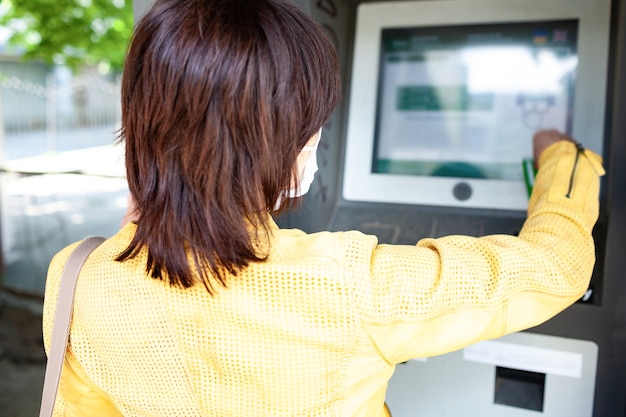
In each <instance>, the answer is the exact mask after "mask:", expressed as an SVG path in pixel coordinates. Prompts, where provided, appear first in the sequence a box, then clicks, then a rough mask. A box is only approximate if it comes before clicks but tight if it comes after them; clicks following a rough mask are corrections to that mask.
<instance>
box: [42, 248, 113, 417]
mask: <svg viewBox="0 0 626 417" xmlns="http://www.w3.org/2000/svg"><path fill="white" fill-rule="evenodd" d="M103 241H104V238H103V237H90V238H87V239H85V240H83V241H82V242H81V243H80V244H79V245H78V246H77V247H76V248H75V249H74V251H73V252H72V253H71V254H70V256H69V258H68V259H67V262H66V263H65V267H64V268H63V273H62V274H61V284H60V286H59V297H58V298H57V309H56V313H55V314H54V324H53V327H52V339H51V342H50V350H49V351H48V363H47V364H46V373H45V376H44V382H43V393H42V396H41V408H40V409H39V417H51V416H52V411H53V410H54V402H55V400H56V395H57V390H58V389H59V380H60V379H61V369H63V360H64V359H65V350H66V349H67V342H68V338H69V333H70V323H71V321H72V310H73V308H74V290H75V289H76V282H77V280H78V274H79V272H80V269H81V268H82V266H83V264H84V263H85V260H87V257H88V256H89V254H90V253H91V252H92V251H93V250H94V249H95V248H97V247H98V246H99V245H100V244H101V243H102V242H103Z"/></svg>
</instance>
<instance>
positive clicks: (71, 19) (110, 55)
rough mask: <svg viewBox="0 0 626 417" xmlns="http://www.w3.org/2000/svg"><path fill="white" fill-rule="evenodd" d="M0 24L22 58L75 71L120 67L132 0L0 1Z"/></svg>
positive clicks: (116, 68)
mask: <svg viewBox="0 0 626 417" xmlns="http://www.w3.org/2000/svg"><path fill="white" fill-rule="evenodd" d="M2 1H3V2H4V3H5V4H4V5H3V8H4V9H5V12H4V13H3V15H2V16H0V24H1V25H3V26H5V27H7V28H9V30H10V31H11V33H12V34H11V36H10V38H9V45H10V46H13V47H17V48H19V49H20V50H23V51H24V58H25V59H42V60H44V61H45V62H48V63H51V64H57V65H66V66H68V67H70V68H71V69H73V70H77V69H79V68H80V67H82V66H84V65H100V66H101V68H104V69H107V68H110V69H112V70H113V71H117V70H119V69H121V68H122V65H123V63H124V57H125V55H126V47H127V44H128V40H129V38H130V35H131V32H132V26H133V8H132V1H131V0H2Z"/></svg>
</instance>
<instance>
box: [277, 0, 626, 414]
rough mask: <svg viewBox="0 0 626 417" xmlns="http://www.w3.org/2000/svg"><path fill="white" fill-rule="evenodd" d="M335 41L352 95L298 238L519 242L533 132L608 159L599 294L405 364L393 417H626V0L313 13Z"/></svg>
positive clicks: (310, 3)
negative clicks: (331, 233) (305, 234)
mask: <svg viewBox="0 0 626 417" xmlns="http://www.w3.org/2000/svg"><path fill="white" fill-rule="evenodd" d="M297 2H298V3H299V4H300V5H301V6H302V7H303V8H304V9H305V10H307V11H308V12H309V13H310V14H311V15H312V16H313V17H314V18H315V19H316V20H318V21H319V22H320V23H321V24H322V25H323V26H324V28H325V29H326V30H327V33H328V36H329V38H330V39H331V40H332V41H333V42H334V44H335V46H336V48H337V51H338V53H339V56H340V58H341V59H342V68H343V71H344V73H343V74H342V76H343V78H344V96H345V100H344V101H343V102H342V104H341V105H340V106H339V108H338V109H337V111H336V112H335V113H334V114H333V116H332V118H331V120H330V121H329V123H328V124H327V125H326V126H325V128H324V130H323V137H322V141H321V143H320V147H319V150H318V164H319V166H320V171H319V172H318V175H317V177H316V181H315V182H314V183H313V185H312V188H311V191H310V192H309V194H307V195H306V196H305V198H304V201H303V204H302V206H301V208H300V209H299V210H298V211H297V212H294V213H290V214H287V215H284V216H282V217H279V218H278V219H277V221H278V223H279V224H280V225H281V226H282V227H297V228H301V229H304V230H306V231H309V232H313V231H318V230H350V229H357V230H361V231H363V232H365V233H369V234H373V235H376V236H378V238H379V241H380V242H381V243H394V244H415V243H416V242H417V241H418V240H419V239H421V238H426V237H440V236H444V235H449V234H466V235H473V236H481V235H487V234H496V233H507V234H515V233H517V232H518V231H519V230H520V228H521V225H522V224H523V221H524V218H525V210H526V206H527V203H528V192H529V187H530V186H532V176H527V175H526V173H528V171H526V173H525V170H524V166H525V164H527V163H528V159H529V158H531V157H532V151H531V137H532V134H533V132H535V131H536V130H538V129H540V128H544V127H551V128H558V129H560V130H563V131H566V132H569V133H570V134H572V136H574V137H575V138H576V139H577V140H579V141H581V142H582V143H583V145H585V146H586V147H588V148H590V149H592V150H594V151H596V152H598V153H600V154H601V155H603V156H604V158H605V166H606V168H607V175H606V176H605V177H604V178H603V183H602V192H601V214H600V219H599V221H598V224H597V226H596V229H595V231H594V234H595V238H596V246H597V263H596V268H595V271H594V275H593V278H592V281H591V285H590V287H589V290H588V291H587V293H586V294H585V296H584V297H583V298H582V299H581V300H579V302H577V303H576V304H574V305H573V306H572V307H570V308H569V309H567V310H566V311H564V312H563V313H561V314H559V315H558V316H556V317H554V318H553V319H551V320H549V321H548V322H546V323H544V324H542V325H540V326H537V327H535V328H532V329H529V330H527V331H525V332H520V333H516V334H512V335H508V336H506V337H503V338H501V339H498V340H490V341H485V342H481V343H478V344H476V345H473V346H469V347H467V348H465V349H461V350H459V351H456V352H451V353H449V354H446V355H441V356H437V357H431V358H417V359H415V360H411V361H408V362H406V363H404V364H400V365H398V366H397V368H396V372H395V373H394V375H393V377H392V379H391V381H390V383H389V387H388V394H387V399H386V400H387V404H388V406H389V408H390V410H391V413H392V415H393V416H394V417H413V416H415V417H417V416H428V417H430V416H454V417H457V416H458V417H462V416H468V417H474V416H481V417H488V416H498V417H508V416H512V417H518V416H519V417H524V416H539V415H545V416H554V417H591V416H593V417H612V416H616V417H622V416H626V272H624V271H626V238H625V237H624V236H626V163H625V162H626V84H625V81H626V77H625V76H626V67H625V66H624V59H625V57H626V55H625V52H626V44H625V41H626V38H625V36H626V34H625V32H624V26H625V19H626V10H625V9H624V7H625V5H624V1H623V0H406V1H385V0H382V1H357V0H299V1H297Z"/></svg>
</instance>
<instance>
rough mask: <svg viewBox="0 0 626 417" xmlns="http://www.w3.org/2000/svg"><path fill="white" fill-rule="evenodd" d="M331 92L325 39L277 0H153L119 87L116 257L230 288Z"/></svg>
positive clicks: (173, 277) (169, 275)
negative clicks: (130, 230) (122, 230)
mask: <svg viewBox="0 0 626 417" xmlns="http://www.w3.org/2000/svg"><path fill="white" fill-rule="evenodd" d="M339 90H340V82H339V72H338V62H337V57H336V54H335V51H334V49H333V47H332V45H331V44H330V42H329V41H328V40H327V39H326V37H325V36H324V33H323V30H322V29H321V28H320V26H319V25H318V24H316V23H315V22H314V21H313V20H312V19H311V18H309V17H308V16H307V15H306V14H305V13H304V12H302V11H301V10H300V9H299V8H298V7H297V6H295V5H293V4H292V3H289V2H288V1H287V0H284V1H283V0H157V1H156V2H155V4H154V5H153V6H152V7H151V9H150V10H148V11H147V13H146V14H145V16H144V17H143V18H142V19H141V20H140V21H139V22H138V24H137V26H136V28H135V32H134V34H133V38H132V40H131V44H130V48H129V51H128V55H127V58H126V63H125V69H124V73H123V81H122V129H121V134H120V137H121V139H122V140H125V141H126V170H127V177H128V183H129V187H130V192H131V195H132V197H133V198H134V201H135V205H136V207H137V210H138V213H139V218H138V220H137V232H136V234H135V236H134V238H133V240H132V241H131V243H130V245H129V246H128V248H126V250H125V251H123V252H122V253H121V254H120V255H119V256H118V258H117V260H118V261H124V260H127V259H130V258H133V257H134V256H136V255H137V254H138V253H139V251H140V250H141V248H142V247H144V246H145V247H147V249H148V258H147V265H146V270H147V271H148V272H149V273H150V274H151V276H152V277H154V278H158V279H163V280H168V281H169V282H170V283H171V284H172V285H175V286H182V287H189V286H192V285H194V284H195V283H197V282H202V283H203V284H204V286H205V287H206V288H207V290H208V291H209V292H212V288H213V286H212V284H211V281H212V279H216V280H217V281H218V282H220V283H221V284H222V285H226V282H225V278H226V275H227V274H234V275H236V274H237V272H238V271H240V270H241V269H242V268H244V267H246V266H247V265H248V264H249V263H250V262H256V261H262V260H263V259H265V257H266V255H267V254H260V253H258V250H255V249H256V248H257V247H258V243H259V241H260V240H261V239H267V238H268V237H269V233H270V231H269V224H270V217H269V215H268V212H269V211H271V210H273V209H274V205H275V204H276V201H277V200H278V198H279V195H280V194H281V192H282V191H283V190H286V189H288V188H289V187H290V185H291V183H292V181H293V180H294V175H295V173H294V171H295V166H296V160H297V156H298V153H299V151H300V149H301V148H302V147H303V146H304V145H305V143H306V142H307V140H308V139H309V138H310V137H311V136H313V135H314V134H315V132H316V131H317V130H318V129H319V128H320V127H321V126H323V125H324V124H325V123H326V122H327V121H328V119H329V117H330V115H331V112H332V111H333V109H334V107H335V105H336V103H337V101H338V99H339V92H340V91H339Z"/></svg>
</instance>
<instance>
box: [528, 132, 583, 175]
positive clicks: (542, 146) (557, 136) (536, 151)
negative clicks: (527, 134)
mask: <svg viewBox="0 0 626 417" xmlns="http://www.w3.org/2000/svg"><path fill="white" fill-rule="evenodd" d="M562 140H567V141H569V142H574V139H572V137H571V136H570V135H568V134H566V133H561V132H559V131H558V130H556V129H547V130H539V131H538V132H537V133H535V136H534V137H533V157H534V158H535V168H539V158H540V157H541V154H542V153H543V151H545V150H546V148H548V147H549V146H550V145H552V144H554V143H556V142H559V141H562Z"/></svg>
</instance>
